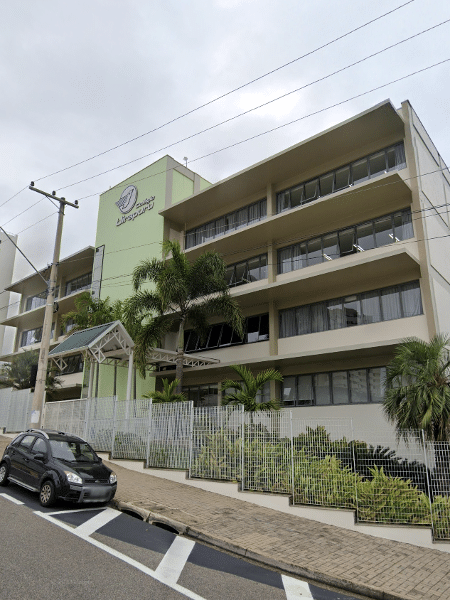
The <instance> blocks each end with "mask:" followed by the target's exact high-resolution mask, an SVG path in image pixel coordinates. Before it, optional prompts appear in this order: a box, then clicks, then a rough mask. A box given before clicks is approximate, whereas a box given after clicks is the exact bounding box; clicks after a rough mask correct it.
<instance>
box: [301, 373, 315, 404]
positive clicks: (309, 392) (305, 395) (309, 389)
mask: <svg viewBox="0 0 450 600" xmlns="http://www.w3.org/2000/svg"><path fill="white" fill-rule="evenodd" d="M297 404H298V405H299V406H311V405H312V404H314V387H313V377H312V375H299V376H298V377H297Z"/></svg>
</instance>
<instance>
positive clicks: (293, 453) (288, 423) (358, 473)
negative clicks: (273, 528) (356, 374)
mask: <svg viewBox="0 0 450 600" xmlns="http://www.w3.org/2000/svg"><path fill="white" fill-rule="evenodd" d="M1 398H2V397H1V396H0V416H1V415H2V414H3V413H2V410H3V408H4V407H3V405H2V403H1ZM44 419H45V420H44V426H45V427H46V428H57V429H66V430H69V431H72V432H74V433H80V432H81V431H83V434H84V437H86V438H87V440H88V441H89V442H90V443H91V444H92V445H93V446H94V448H95V449H96V450H98V451H103V452H110V453H111V455H112V457H113V458H129V459H139V460H143V461H145V464H146V466H147V467H154V468H170V469H183V470H187V471H188V474H189V477H191V478H205V479H215V480H225V481H238V482H240V485H241V488H242V489H243V490H251V491H255V492H270V493H281V494H286V495H289V496H290V498H291V499H292V502H293V504H297V505H313V506H321V507H334V508H348V509H352V510H354V511H355V514H356V520H357V521H358V522H361V523H377V524H391V525H398V524H411V525H419V526H427V527H431V528H432V532H433V538H434V539H435V540H449V541H450V467H449V459H450V445H449V444H447V443H444V442H434V443H432V442H426V441H425V439H424V437H423V433H422V432H411V435H410V437H409V441H408V444H406V443H404V442H399V441H398V440H397V439H396V436H395V432H394V431H393V430H392V429H388V427H386V430H384V431H381V430H379V429H378V430H377V431H373V430H370V431H369V430H362V429H359V430H355V429H354V427H353V424H352V421H351V420H350V419H328V420H327V419H310V420H304V419H298V418H293V416H292V411H290V410H281V411H279V412H259V413H254V414H252V413H246V412H244V410H243V407H242V406H224V407H199V408H195V407H194V406H193V403H192V402H182V403H173V404H152V403H151V401H150V400H145V399H137V400H131V401H128V402H127V401H119V400H117V398H115V397H110V398H92V399H88V400H71V401H67V402H53V403H48V404H47V405H46V411H45V416H44ZM366 440H370V443H369V442H368V441H366Z"/></svg>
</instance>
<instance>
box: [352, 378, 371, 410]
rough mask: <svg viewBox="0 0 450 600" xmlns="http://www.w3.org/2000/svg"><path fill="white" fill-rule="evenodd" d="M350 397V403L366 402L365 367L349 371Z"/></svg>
mask: <svg viewBox="0 0 450 600" xmlns="http://www.w3.org/2000/svg"><path fill="white" fill-rule="evenodd" d="M349 375H350V377H349V379H350V398H351V402H352V404H360V403H366V402H368V401H369V390H368V389H367V371H366V369H355V370H352V371H349Z"/></svg>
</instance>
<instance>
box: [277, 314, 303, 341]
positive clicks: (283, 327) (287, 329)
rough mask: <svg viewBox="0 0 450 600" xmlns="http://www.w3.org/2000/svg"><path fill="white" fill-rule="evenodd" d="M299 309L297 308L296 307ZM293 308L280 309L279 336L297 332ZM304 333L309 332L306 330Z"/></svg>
mask: <svg viewBox="0 0 450 600" xmlns="http://www.w3.org/2000/svg"><path fill="white" fill-rule="evenodd" d="M297 310H299V309H297ZM295 312H296V310H295V309H294V308H292V309H289V310H282V311H280V337H281V338H285V337H292V336H294V335H300V334H297V327H296V322H295ZM305 333H309V332H308V331H307V332H305Z"/></svg>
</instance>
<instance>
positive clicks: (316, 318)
mask: <svg viewBox="0 0 450 600" xmlns="http://www.w3.org/2000/svg"><path fill="white" fill-rule="evenodd" d="M310 320H311V333H318V332H319V331H327V329H328V321H327V305H326V304H325V302H319V303H318V304H312V305H311V307H310Z"/></svg>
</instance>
